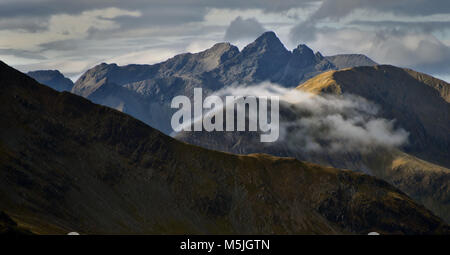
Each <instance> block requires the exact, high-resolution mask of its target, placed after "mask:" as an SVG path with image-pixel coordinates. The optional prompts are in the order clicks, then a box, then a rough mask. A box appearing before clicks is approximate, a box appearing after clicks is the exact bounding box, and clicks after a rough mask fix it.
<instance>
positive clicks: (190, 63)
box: [38, 32, 376, 134]
mask: <svg viewBox="0 0 450 255" xmlns="http://www.w3.org/2000/svg"><path fill="white" fill-rule="evenodd" d="M374 64H376V63H375V62H374V61H372V60H371V59H369V58H368V57H366V56H363V55H358V54H344V55H336V56H330V57H324V56H322V54H320V52H316V53H314V52H313V51H312V50H311V49H310V48H309V47H308V46H306V45H303V44H300V45H299V46H298V47H297V48H295V49H294V50H292V51H289V50H287V49H286V48H285V46H284V45H283V43H282V42H281V41H280V40H279V39H278V37H277V36H276V35H275V33H274V32H266V33H264V34H262V35H261V36H260V37H258V38H257V39H256V40H255V41H254V42H253V43H251V44H249V45H247V46H246V47H244V48H243V49H242V51H239V49H238V48H237V47H236V46H233V45H231V44H230V43H218V44H215V45H214V46H213V47H211V48H210V49H207V50H205V51H202V52H199V53H194V54H192V53H185V54H180V55H176V56H174V57H173V58H170V59H168V60H167V61H164V62H162V63H157V64H154V65H136V64H132V65H126V66H118V65H116V64H106V63H102V64H100V65H97V66H95V67H93V68H91V69H89V70H88V71H86V72H85V73H84V74H83V75H82V76H81V77H80V78H79V79H78V80H77V81H76V82H75V84H74V86H73V88H72V93H74V94H77V95H81V96H83V97H85V98H88V99H90V100H92V101H93V102H95V103H98V104H102V105H105V106H109V107H112V108H114V109H117V110H120V111H122V112H125V113H127V114H130V115H131V116H133V117H135V118H137V119H139V120H142V121H144V122H145V123H147V124H149V125H151V126H152V127H154V128H156V129H158V130H160V131H162V132H163V133H166V134H170V133H171V132H172V128H171V125H170V116H171V115H172V114H173V112H174V111H173V110H172V109H171V108H170V101H171V100H172V98H173V97H174V96H176V95H186V96H188V97H190V98H192V95H193V88H196V87H197V88H198V87H201V88H203V93H204V94H205V95H209V94H211V93H213V92H215V91H217V90H220V89H223V88H224V87H228V86H232V85H236V84H239V85H242V84H254V83H258V82H263V81H271V82H274V83H278V84H281V85H282V86H285V87H295V86H297V85H298V84H299V83H300V82H302V81H306V80H307V79H309V78H311V77H313V76H315V75H317V74H319V73H322V72H324V71H327V70H336V69H339V68H340V67H342V66H345V67H349V66H355V65H358V66H360V65H374ZM38 81H39V82H42V83H43V84H46V85H48V86H50V87H53V88H55V89H57V88H58V86H56V87H55V85H53V84H51V83H46V82H45V81H42V80H38ZM124 88H125V89H124ZM57 90H58V89H57Z"/></svg>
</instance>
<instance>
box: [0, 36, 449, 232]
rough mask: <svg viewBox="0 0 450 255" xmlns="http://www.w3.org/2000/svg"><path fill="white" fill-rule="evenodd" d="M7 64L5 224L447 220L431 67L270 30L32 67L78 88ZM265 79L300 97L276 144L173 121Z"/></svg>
mask: <svg viewBox="0 0 450 255" xmlns="http://www.w3.org/2000/svg"><path fill="white" fill-rule="evenodd" d="M1 67H2V71H1V74H2V76H1V77H0V78H1V81H0V84H1V85H3V86H2V90H4V91H5V92H3V93H2V94H1V96H2V99H3V100H4V102H5V105H3V106H2V110H1V111H0V112H1V114H2V123H3V124H4V125H3V126H2V131H1V135H2V137H1V147H0V148H1V150H0V152H1V155H2V156H1V157H2V160H1V161H0V162H2V169H4V171H2V174H3V176H2V179H3V183H2V184H1V185H0V186H2V188H4V190H3V191H4V192H3V194H5V195H3V196H0V200H1V201H3V202H2V204H3V206H2V207H0V211H1V210H3V211H4V212H3V214H1V215H0V216H1V217H0V218H1V219H0V230H1V229H2V226H4V228H5V229H6V230H5V231H12V232H13V233H15V232H20V233H24V232H25V233H28V232H29V231H31V232H33V233H64V232H69V231H80V232H84V233H240V234H242V233H260V234H261V233H297V234H298V233H366V232H369V231H378V232H380V233H413V234H414V233H415V234H424V233H447V231H448V226H447V225H446V223H445V221H446V222H447V223H449V222H450V186H449V183H450V169H449V168H450V157H449V155H450V150H449V148H450V140H449V139H450V136H449V135H448V134H450V104H449V103H450V84H448V83H446V82H444V81H441V80H439V79H436V78H434V77H432V76H429V75H426V74H423V73H419V72H415V71H413V70H410V69H405V68H399V67H395V66H390V65H378V64H377V63H375V62H374V61H373V60H371V59H370V58H368V57H366V56H364V55H360V54H340V55H335V56H322V54H321V53H320V52H316V53H314V51H313V50H311V49H310V48H309V47H307V46H306V45H303V44H300V45H299V46H298V47H296V48H295V49H294V50H292V51H289V50H287V49H286V48H285V47H284V45H283V44H282V43H281V41H280V40H279V39H278V38H277V37H276V35H275V33H273V32H266V33H264V34H262V35H261V36H260V37H258V38H257V39H256V40H255V41H254V42H253V43H251V44H249V45H247V46H246V47H244V48H243V49H242V50H239V49H238V48H237V47H236V46H233V45H231V44H229V43H218V44H215V45H214V46H213V47H212V48H210V49H207V50H205V51H202V52H199V53H185V54H180V55H176V56H174V57H173V58H170V59H168V60H167V61H164V62H161V63H157V64H153V65H136V64H131V65H126V66H118V65H116V64H106V63H101V64H99V65H97V66H95V67H93V68H91V69H89V70H88V71H86V72H85V73H84V74H83V75H82V76H81V77H80V78H79V79H78V80H77V81H76V82H75V84H73V83H71V81H70V80H69V81H70V82H68V81H67V80H68V79H67V78H64V77H63V76H62V74H61V73H59V72H58V71H37V72H30V73H28V76H30V77H32V78H34V79H35V80H36V81H38V82H39V83H42V84H45V85H47V86H49V87H51V88H53V89H55V90H58V91H71V93H68V92H65V93H57V92H55V91H53V90H51V89H49V88H46V87H45V86H42V85H40V84H38V83H37V82H36V81H33V80H32V79H29V78H27V77H25V76H24V75H23V74H21V73H19V72H17V71H15V70H13V69H11V68H10V67H8V66H7V65H6V64H2V66H1ZM4 84H6V85H4ZM264 84H265V85H264ZM267 84H268V86H270V88H269V90H273V89H277V90H280V91H284V92H285V93H286V94H287V95H289V97H290V99H294V101H295V100H297V101H299V102H300V103H292V102H290V101H289V100H288V101H281V102H280V121H281V123H280V126H281V129H280V139H279V141H278V142H275V143H269V144H266V143H261V142H260V141H259V137H260V132H237V131H236V132H214V131H213V132H206V131H202V132H181V133H178V134H173V133H172V131H173V130H172V127H171V125H170V118H171V116H172V114H173V113H174V109H171V108H170V103H171V100H172V98H173V97H175V96H178V95H185V96H188V97H189V98H191V99H192V97H193V89H194V88H199V87H200V88H203V94H204V95H210V94H214V93H218V92H222V91H227V90H229V91H233V90H235V89H236V88H243V87H244V88H247V90H250V91H254V92H255V93H256V91H257V90H259V89H261V86H263V85H264V86H267ZM73 94H75V95H73ZM76 95H78V96H76ZM79 96H81V97H79ZM82 97H84V98H85V99H88V100H90V101H92V102H93V103H97V104H100V105H103V106H107V107H102V106H99V105H95V104H93V103H91V102H89V101H88V100H85V99H83V98H82ZM311 102H313V103H312V104H311ZM308 103H310V105H308ZM111 108H113V109H111ZM224 110H225V109H224ZM127 114H128V115H127ZM129 115H130V116H129ZM15 116H21V117H15ZM133 117H134V118H136V119H138V120H139V121H138V120H136V119H134V118H133ZM140 121H142V122H140ZM6 123H8V125H6ZM144 123H145V124H144ZM147 125H149V126H151V127H149V126H147ZM158 130H159V131H161V132H162V133H160V132H159V131H158ZM168 134H171V135H172V136H174V137H175V138H176V139H177V140H179V141H182V142H179V141H177V140H174V139H172V138H170V137H168V136H166V135H168ZM183 142H186V143H188V144H185V143H183ZM189 144H192V145H189ZM197 146H200V147H197ZM201 147H203V148H201ZM211 150H214V151H211ZM218 151H220V152H218ZM229 153H235V154H239V155H233V154H229ZM267 154H270V155H267ZM279 157H285V158H279ZM308 162H312V163H308ZM316 164H320V165H316ZM342 169H348V170H350V171H348V170H342ZM280 172H281V173H280ZM149 187H150V188H149ZM7 190H10V191H8V192H6V191H7ZM422 205H423V206H422ZM155 208H159V209H160V210H156V209H155ZM174 208H175V209H174ZM109 209H111V210H109ZM111 211H114V212H115V213H112V212H111ZM435 215H437V216H435ZM102 217H103V218H104V219H102V220H99V219H100V218H102ZM42 219H44V220H42ZM441 219H443V220H441ZM2 220H4V223H2ZM42 222H45V225H43V223H42ZM111 222H114V224H111ZM2 224H3V225H2Z"/></svg>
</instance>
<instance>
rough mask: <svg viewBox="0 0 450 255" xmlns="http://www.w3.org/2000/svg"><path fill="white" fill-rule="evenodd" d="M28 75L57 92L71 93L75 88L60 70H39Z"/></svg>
mask: <svg viewBox="0 0 450 255" xmlns="http://www.w3.org/2000/svg"><path fill="white" fill-rule="evenodd" d="M27 75H28V76H30V77H31V78H33V79H35V80H36V81H38V82H39V83H42V84H44V85H47V86H49V87H50V88H52V89H55V90H57V91H71V90H72V87H73V82H72V81H71V80H70V79H69V78H66V77H64V75H63V74H62V73H60V72H59V71H58V70H38V71H32V72H28V73H27Z"/></svg>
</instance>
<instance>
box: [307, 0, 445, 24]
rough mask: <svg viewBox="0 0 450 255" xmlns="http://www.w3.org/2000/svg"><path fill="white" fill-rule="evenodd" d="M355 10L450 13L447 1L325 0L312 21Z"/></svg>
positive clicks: (410, 13) (426, 13) (342, 15)
mask: <svg viewBox="0 0 450 255" xmlns="http://www.w3.org/2000/svg"><path fill="white" fill-rule="evenodd" d="M357 9H368V10H377V11H381V12H393V13H397V14H404V15H410V16H414V15H432V14H445V13H450V2H449V1H448V0H395V1H392V0H377V1H373V0H325V1H323V3H322V5H321V6H320V8H319V9H318V10H317V12H316V13H315V14H314V15H313V16H312V19H324V18H335V19H339V18H342V17H345V16H347V15H349V14H350V13H352V12H353V11H355V10H357Z"/></svg>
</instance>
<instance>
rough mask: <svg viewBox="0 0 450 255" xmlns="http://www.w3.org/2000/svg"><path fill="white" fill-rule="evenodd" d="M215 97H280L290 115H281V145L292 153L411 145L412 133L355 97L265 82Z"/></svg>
mask: <svg viewBox="0 0 450 255" xmlns="http://www.w3.org/2000/svg"><path fill="white" fill-rule="evenodd" d="M215 95H217V96H221V97H223V96H228V95H233V96H246V95H254V96H257V97H260V96H266V97H269V96H276V97H278V98H279V99H280V105H281V109H282V110H281V111H280V112H287V114H286V116H283V114H282V113H281V116H280V125H279V133H280V137H279V140H278V142H282V143H283V144H285V145H287V146H288V147H292V148H293V150H299V149H300V150H302V151H303V152H327V153H342V152H344V153H345V152H356V151H357V152H362V153H365V152H370V151H372V150H374V149H378V148H380V147H383V148H394V147H400V146H402V145H405V144H407V143H408V136H409V133H408V132H407V131H406V130H404V129H403V128H401V127H398V126H396V125H395V120H389V119H385V118H381V117H379V116H378V113H379V111H380V108H379V106H378V105H376V104H375V103H373V102H370V101H368V100H366V99H364V98H362V97H359V96H356V95H352V94H343V95H339V96H336V95H312V94H309V93H305V92H302V91H299V90H292V89H289V88H284V87H282V86H280V85H277V84H274V83H270V82H263V83H259V84H254V85H244V86H232V87H227V88H224V89H222V90H220V91H218V92H216V93H215ZM286 109H289V110H286ZM293 116H295V117H293Z"/></svg>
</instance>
